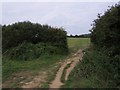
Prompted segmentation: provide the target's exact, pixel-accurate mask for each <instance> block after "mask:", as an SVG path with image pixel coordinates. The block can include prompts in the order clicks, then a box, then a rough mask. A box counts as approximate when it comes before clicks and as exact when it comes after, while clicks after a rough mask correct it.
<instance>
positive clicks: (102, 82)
mask: <svg viewBox="0 0 120 90" xmlns="http://www.w3.org/2000/svg"><path fill="white" fill-rule="evenodd" d="M119 64H120V56H118V57H117V58H111V57H109V56H108V55H107V54H106V52H104V51H103V50H102V49H101V50H100V49H98V48H91V49H90V50H86V54H85V55H84V57H83V61H82V62H81V63H80V66H79V68H80V70H79V74H80V75H81V76H82V77H85V78H86V79H90V78H91V77H92V78H94V80H91V83H94V82H98V83H97V84H94V85H96V87H101V88H106V87H112V88H115V87H120V75H119V69H120V66H119Z"/></svg>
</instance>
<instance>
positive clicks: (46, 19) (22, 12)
mask: <svg viewBox="0 0 120 90" xmlns="http://www.w3.org/2000/svg"><path fill="white" fill-rule="evenodd" d="M114 4H115V3H113V2H106V3H103V2H101V3H100V2H99V3H98V2H84V3H83V2H77V3H76V2H74V3H69V2H66V3H65V2H61V3H60V2H59V3H58V2H57V3H55V2H53V3H52V2H51V3H49V2H47V3H46V2H44V3H43V2H42V3H40V2H39V3H35V2H34V3H30V2H29V3H27V2H26V3H25V2H24V3H8V2H7V3H3V13H2V15H3V24H10V23H14V22H18V21H26V20H29V21H31V22H34V23H36V22H37V23H41V24H49V25H52V26H57V27H61V26H63V27H64V28H65V29H66V30H67V31H68V33H69V34H80V33H88V32H89V29H90V24H91V23H92V21H93V20H94V19H96V17H97V14H98V13H103V12H104V11H105V10H106V9H107V8H108V5H114Z"/></svg>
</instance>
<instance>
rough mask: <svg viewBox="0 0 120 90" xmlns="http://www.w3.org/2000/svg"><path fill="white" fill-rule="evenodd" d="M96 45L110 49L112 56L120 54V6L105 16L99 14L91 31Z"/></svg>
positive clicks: (92, 39)
mask: <svg viewBox="0 0 120 90" xmlns="http://www.w3.org/2000/svg"><path fill="white" fill-rule="evenodd" d="M91 33H92V35H91V41H92V43H94V45H96V46H99V47H102V48H105V49H108V54H109V55H111V56H115V55H119V54H120V5H119V4H116V5H115V6H112V7H111V8H110V9H108V10H107V11H106V12H105V14H104V15H103V16H100V14H98V19H96V20H95V21H94V24H93V28H92V30H91Z"/></svg>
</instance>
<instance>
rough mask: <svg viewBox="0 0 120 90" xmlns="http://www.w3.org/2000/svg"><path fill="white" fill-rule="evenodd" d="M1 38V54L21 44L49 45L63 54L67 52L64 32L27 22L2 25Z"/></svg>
mask: <svg viewBox="0 0 120 90" xmlns="http://www.w3.org/2000/svg"><path fill="white" fill-rule="evenodd" d="M2 36H3V38H2V46H3V47H2V48H3V52H4V51H6V50H7V49H10V48H12V47H16V46H18V45H20V44H22V43H23V42H29V43H33V44H37V43H40V42H42V43H51V45H54V46H56V47H58V48H61V49H62V50H64V52H67V51H68V48H67V36H66V31H64V29H63V28H53V27H51V26H48V25H41V24H38V23H35V24H34V23H31V22H29V21H28V22H18V23H15V24H12V25H7V26H6V25H3V26H2Z"/></svg>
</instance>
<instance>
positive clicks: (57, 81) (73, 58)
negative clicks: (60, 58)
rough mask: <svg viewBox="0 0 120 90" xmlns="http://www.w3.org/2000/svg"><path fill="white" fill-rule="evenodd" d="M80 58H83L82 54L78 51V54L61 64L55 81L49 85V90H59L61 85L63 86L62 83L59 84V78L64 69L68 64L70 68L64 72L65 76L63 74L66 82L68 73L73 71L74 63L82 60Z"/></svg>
mask: <svg viewBox="0 0 120 90" xmlns="http://www.w3.org/2000/svg"><path fill="white" fill-rule="evenodd" d="M82 57H83V53H82V49H80V50H79V51H78V52H76V53H75V54H73V55H72V56H71V57H69V58H68V59H66V60H65V62H63V63H62V65H61V67H60V69H59V70H58V72H57V74H56V77H55V79H54V80H53V81H52V82H51V84H50V85H49V86H50V88H60V87H61V86H62V85H64V83H62V82H61V76H62V73H63V71H64V68H65V67H66V65H67V64H70V67H69V68H68V69H67V70H66V74H65V80H68V76H69V74H70V72H71V71H72V70H73V68H74V67H75V65H76V63H77V62H79V60H81V59H82Z"/></svg>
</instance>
